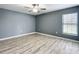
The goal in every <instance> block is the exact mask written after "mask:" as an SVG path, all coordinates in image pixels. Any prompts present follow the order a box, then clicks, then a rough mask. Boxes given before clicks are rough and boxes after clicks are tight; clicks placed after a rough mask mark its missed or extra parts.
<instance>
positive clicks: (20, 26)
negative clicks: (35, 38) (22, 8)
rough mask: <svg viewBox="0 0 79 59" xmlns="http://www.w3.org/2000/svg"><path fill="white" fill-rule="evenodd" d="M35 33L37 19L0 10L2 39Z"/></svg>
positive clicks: (0, 34) (0, 36) (0, 35)
mask: <svg viewBox="0 0 79 59" xmlns="http://www.w3.org/2000/svg"><path fill="white" fill-rule="evenodd" d="M30 32H35V17H34V16H31V15H27V14H23V13H18V12H14V11H10V10H5V9H0V38H5V37H10V36H15V35H20V34H25V33H30Z"/></svg>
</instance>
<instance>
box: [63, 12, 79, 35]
mask: <svg viewBox="0 0 79 59" xmlns="http://www.w3.org/2000/svg"><path fill="white" fill-rule="evenodd" d="M62 24H63V26H62V28H63V33H64V34H68V35H78V33H77V13H71V14H64V15H63V16H62Z"/></svg>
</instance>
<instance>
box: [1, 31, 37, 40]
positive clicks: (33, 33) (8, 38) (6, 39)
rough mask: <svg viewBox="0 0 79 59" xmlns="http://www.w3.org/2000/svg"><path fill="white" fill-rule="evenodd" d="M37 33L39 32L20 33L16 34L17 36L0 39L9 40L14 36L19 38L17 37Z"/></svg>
mask: <svg viewBox="0 0 79 59" xmlns="http://www.w3.org/2000/svg"><path fill="white" fill-rule="evenodd" d="M35 33H37V32H31V33H26V34H20V35H16V36H11V37H6V38H1V39H0V41H3V40H7V39H12V38H17V37H21V36H25V35H31V34H35Z"/></svg>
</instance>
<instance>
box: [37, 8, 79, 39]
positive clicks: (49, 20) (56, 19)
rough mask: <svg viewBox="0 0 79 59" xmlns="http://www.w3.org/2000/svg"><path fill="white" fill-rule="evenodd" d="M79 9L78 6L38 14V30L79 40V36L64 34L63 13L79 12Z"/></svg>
mask: <svg viewBox="0 0 79 59" xmlns="http://www.w3.org/2000/svg"><path fill="white" fill-rule="evenodd" d="M78 10H79V9H78V7H73V8H68V9H63V10H59V11H54V12H50V13H46V14H42V15H38V16H36V31H37V32H42V33H46V34H52V35H57V36H62V37H66V38H72V39H76V40H78V36H71V35H65V34H62V15H63V14H66V13H73V12H78ZM56 32H58V33H57V34H56Z"/></svg>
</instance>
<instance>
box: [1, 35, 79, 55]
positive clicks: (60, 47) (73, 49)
mask: <svg viewBox="0 0 79 59" xmlns="http://www.w3.org/2000/svg"><path fill="white" fill-rule="evenodd" d="M78 53H79V42H76V41H70V40H66V39H61V38H57V37H49V36H44V35H40V34H32V35H28V36H22V37H18V38H13V39H9V40H4V41H0V54H78Z"/></svg>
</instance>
